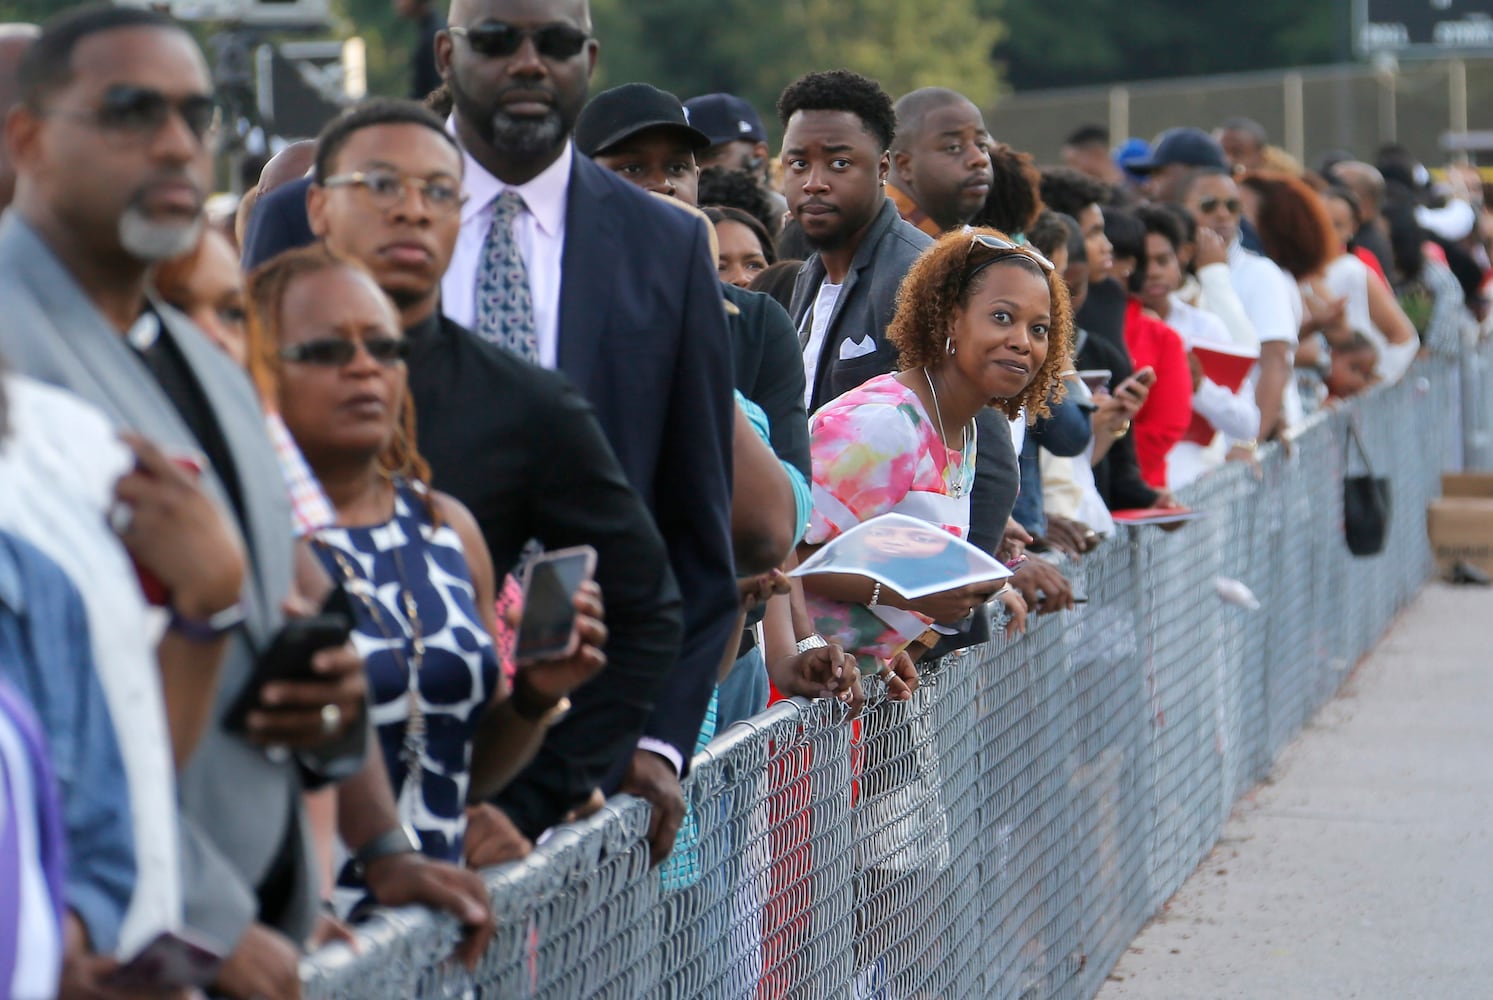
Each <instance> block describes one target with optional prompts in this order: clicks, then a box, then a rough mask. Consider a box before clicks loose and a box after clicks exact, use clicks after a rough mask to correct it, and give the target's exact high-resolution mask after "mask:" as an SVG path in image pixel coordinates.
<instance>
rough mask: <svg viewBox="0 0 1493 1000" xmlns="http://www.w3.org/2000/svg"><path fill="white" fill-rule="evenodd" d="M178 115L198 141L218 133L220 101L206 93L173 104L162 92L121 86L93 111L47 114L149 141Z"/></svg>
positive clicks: (107, 95) (64, 110) (64, 111)
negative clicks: (173, 116)
mask: <svg viewBox="0 0 1493 1000" xmlns="http://www.w3.org/2000/svg"><path fill="white" fill-rule="evenodd" d="M173 113H175V114H176V115H178V116H179V117H180V118H181V120H182V121H183V122H185V123H186V126H187V128H188V130H190V131H191V133H192V135H193V136H194V137H195V138H196V139H197V141H198V142H202V141H204V140H206V139H207V138H208V137H209V136H210V135H212V134H213V133H214V132H216V131H217V129H218V125H219V123H220V122H221V120H222V111H221V109H220V108H219V107H218V102H217V101H215V100H213V98H212V97H210V96H208V95H206V94H193V95H192V96H190V97H183V98H182V99H181V100H179V101H173V100H171V99H170V98H169V97H167V96H166V95H165V94H163V93H161V92H160V91H159V90H152V89H151V88H149V87H136V86H133V85H132V84H127V83H118V84H115V85H114V86H112V87H110V88H109V89H108V90H106V91H104V96H103V99H102V100H101V101H100V102H99V106H98V107H97V108H96V109H94V110H93V111H70V110H66V109H54V110H52V111H49V112H47V114H48V115H50V116H53V117H58V118H67V119H70V120H72V121H78V122H82V123H83V124H85V125H92V126H93V127H94V128H97V129H99V130H100V131H103V132H112V133H114V134H115V135H121V136H129V137H131V138H138V139H146V138H149V137H151V136H153V135H155V134H156V133H157V132H159V131H160V130H161V127H162V126H163V125H165V124H166V121H167V120H168V119H169V118H170V117H171V115H172V114H173Z"/></svg>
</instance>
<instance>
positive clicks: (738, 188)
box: [695, 167, 783, 239]
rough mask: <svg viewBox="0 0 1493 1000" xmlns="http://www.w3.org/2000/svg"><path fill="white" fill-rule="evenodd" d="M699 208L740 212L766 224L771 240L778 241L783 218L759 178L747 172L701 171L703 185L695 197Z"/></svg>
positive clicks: (725, 169) (710, 168) (711, 168)
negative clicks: (763, 188) (735, 209)
mask: <svg viewBox="0 0 1493 1000" xmlns="http://www.w3.org/2000/svg"><path fill="white" fill-rule="evenodd" d="M695 202H696V204H699V205H702V206H703V205H719V206H721V207H722V208H739V209H741V210H742V211H743V212H745V213H747V214H748V215H750V216H751V217H752V218H754V219H756V220H757V221H758V222H760V223H762V228H763V229H766V230H767V232H768V234H769V238H771V239H776V238H777V235H778V229H779V227H780V226H781V224H782V221H783V219H782V215H781V214H780V213H778V212H776V211H774V210H773V207H772V202H771V201H769V200H768V198H767V192H766V191H763V190H762V185H761V184H759V183H758V182H757V178H755V177H753V176H752V175H751V174H749V173H747V172H746V171H745V170H731V169H729V168H727V167H706V168H705V169H704V170H702V171H700V184H699V187H698V188H697V192H696V195H695Z"/></svg>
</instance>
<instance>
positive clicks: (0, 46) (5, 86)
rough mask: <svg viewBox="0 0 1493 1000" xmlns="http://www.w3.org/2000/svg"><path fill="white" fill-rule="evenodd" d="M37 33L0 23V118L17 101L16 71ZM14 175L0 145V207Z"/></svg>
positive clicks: (28, 26)
mask: <svg viewBox="0 0 1493 1000" xmlns="http://www.w3.org/2000/svg"><path fill="white" fill-rule="evenodd" d="M40 34H41V29H40V28H38V27H37V26H36V25H34V24H19V23H12V24H0V121H4V120H5V116H6V115H8V114H10V109H11V108H13V107H15V106H16V104H17V103H19V102H20V99H21V94H20V87H19V85H18V83H17V79H16V71H17V70H19V69H20V66H21V60H22V59H23V58H25V56H26V52H27V50H29V49H30V48H31V43H32V42H34V41H36V37H37V36H38V35H40ZM15 189H16V175H15V171H14V170H13V169H12V168H11V165H10V157H9V156H7V155H6V154H5V151H4V149H3V148H0V209H4V208H5V207H6V206H7V205H9V204H10V200H11V198H12V197H13V196H14V195H15Z"/></svg>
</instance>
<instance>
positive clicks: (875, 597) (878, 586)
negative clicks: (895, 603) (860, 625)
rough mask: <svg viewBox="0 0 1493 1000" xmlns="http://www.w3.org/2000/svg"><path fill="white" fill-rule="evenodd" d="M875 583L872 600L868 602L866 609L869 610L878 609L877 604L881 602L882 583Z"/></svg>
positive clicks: (878, 581) (877, 581) (872, 589)
mask: <svg viewBox="0 0 1493 1000" xmlns="http://www.w3.org/2000/svg"><path fill="white" fill-rule="evenodd" d="M874 582H875V584H876V586H874V587H872V588H871V600H869V601H867V602H866V607H868V608H874V607H876V603H877V602H878V601H880V600H881V581H880V580H876V581H874Z"/></svg>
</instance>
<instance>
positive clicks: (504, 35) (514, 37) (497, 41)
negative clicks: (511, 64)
mask: <svg viewBox="0 0 1493 1000" xmlns="http://www.w3.org/2000/svg"><path fill="white" fill-rule="evenodd" d="M446 30H447V31H449V32H451V34H453V35H455V36H456V37H457V38H465V39H466V40H467V44H468V45H470V46H471V47H472V51H473V52H475V53H477V54H478V55H482V56H511V55H513V54H514V53H515V52H517V51H518V50H519V49H520V48H522V47H523V44H524V39H526V38H530V39H533V40H534V50H535V51H536V52H538V53H539V54H540V55H541V56H543V57H544V58H546V59H572V58H574V57H575V56H577V55H579V54H580V52H581V50H582V49H584V48H585V47H586V43H587V42H588V41H590V40H591V36H590V34H588V33H587V32H584V31H582V30H581V29H580V28H576V27H572V26H571V25H568V24H546V25H545V26H544V27H542V28H519V27H515V26H514V25H511V24H506V23H504V22H502V21H484V22H483V23H481V24H477V25H473V26H472V27H470V28H463V27H460V26H458V27H454V28H447V29H446Z"/></svg>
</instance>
